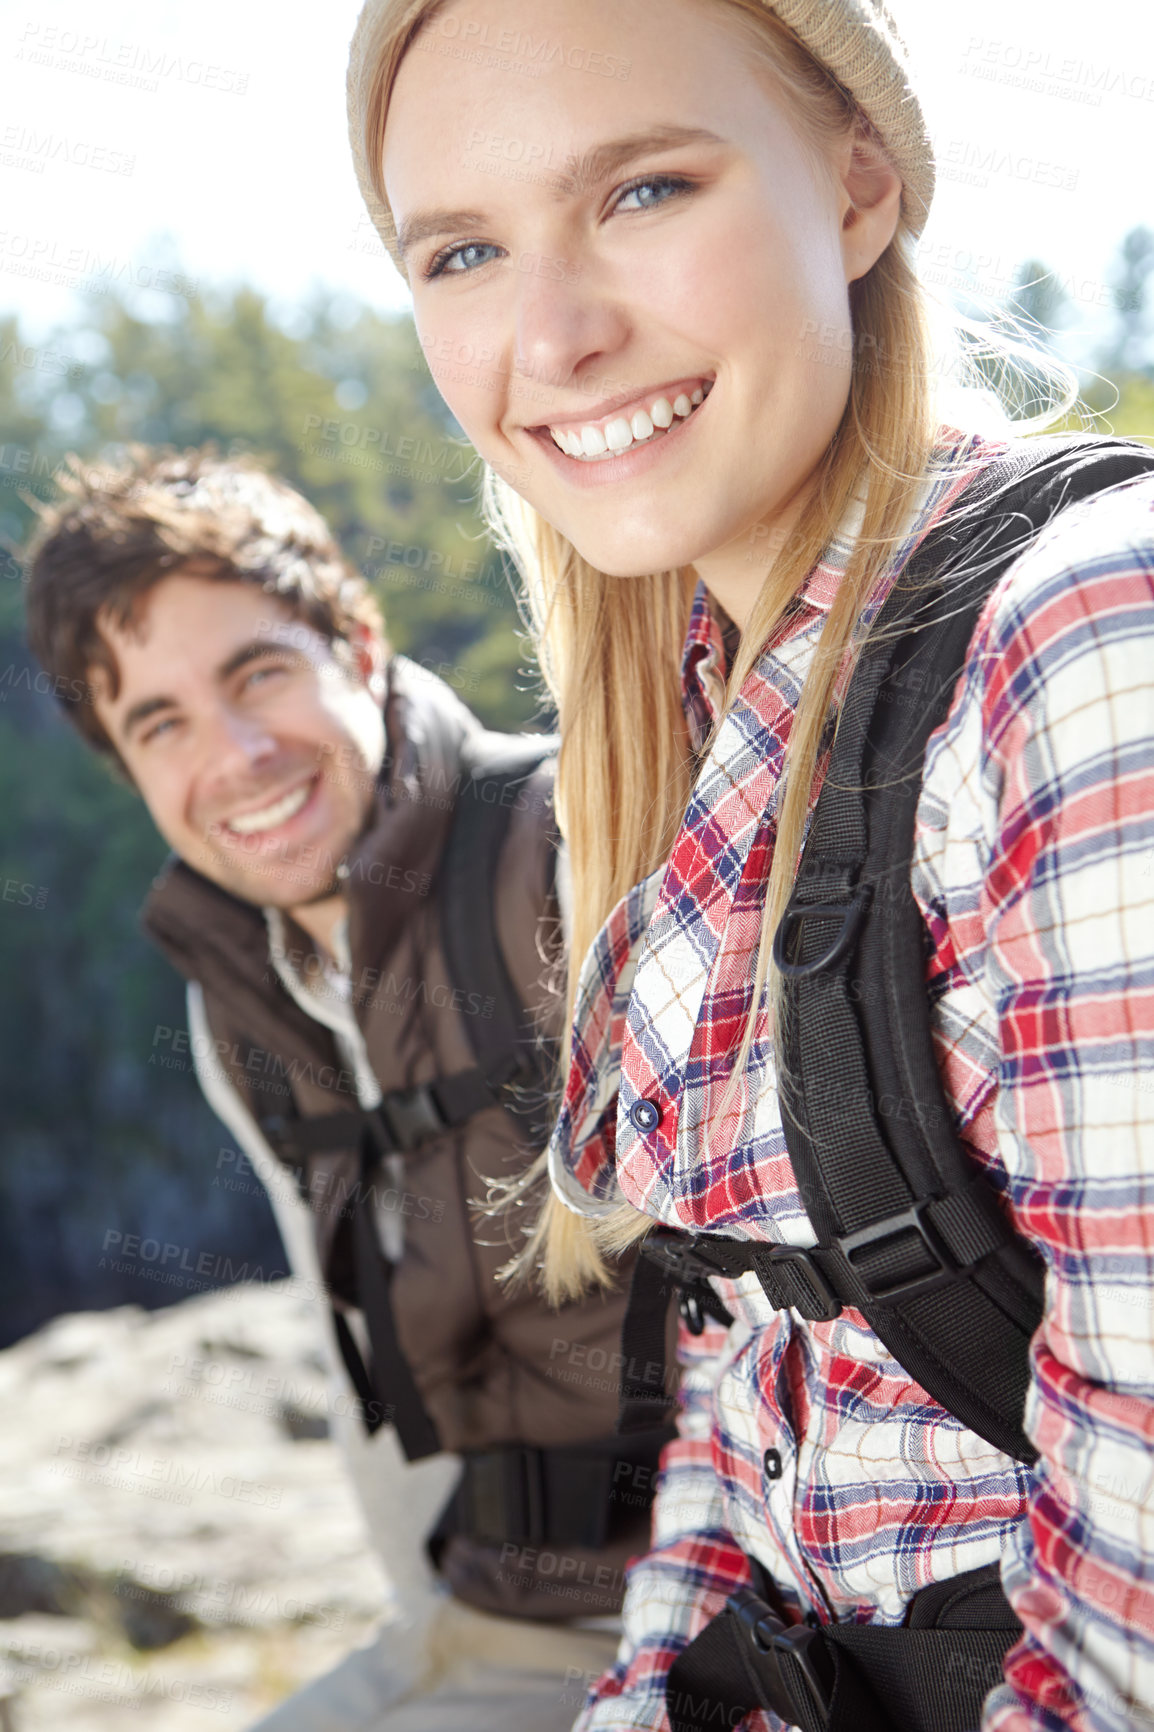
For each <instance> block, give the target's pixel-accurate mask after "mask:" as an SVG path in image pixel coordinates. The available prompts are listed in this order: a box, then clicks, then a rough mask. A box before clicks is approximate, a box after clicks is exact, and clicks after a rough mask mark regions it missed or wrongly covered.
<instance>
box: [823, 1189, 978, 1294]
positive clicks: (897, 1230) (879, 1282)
mask: <svg viewBox="0 0 1154 1732" xmlns="http://www.w3.org/2000/svg"><path fill="white" fill-rule="evenodd" d="M933 1203H934V1199H933V1198H927V1199H926V1200H925V1201H924V1202H921V1203H915V1204H914V1205H913V1206H912V1208H909V1209H906V1210H905V1211H904V1213H902V1214H900V1215H887V1216H886V1218H885V1220H884V1221H874V1222H872V1223H871V1225H870V1226H868V1227H862V1228H860V1229H859V1230H858V1232H856V1233H845V1234H843V1235H841V1236H840V1237H839V1238H838V1239H837V1240H836V1243H837V1245H838V1246H839V1247H840V1248H841V1251H842V1253H843V1255H844V1256H845V1259H846V1262H847V1263H848V1264H849V1266H850V1268H851V1269H852V1270H853V1273H854V1276H855V1278H856V1280H857V1281H858V1282H860V1284H861V1286H862V1287H863V1288H864V1290H865V1296H866V1298H867V1299H868V1300H874V1301H876V1300H882V1299H894V1298H896V1297H897V1295H898V1294H899V1293H913V1292H916V1291H917V1290H918V1289H919V1288H924V1289H929V1288H930V1287H935V1286H937V1285H938V1284H939V1282H942V1281H949V1280H951V1279H952V1278H953V1276H955V1275H956V1274H957V1273H958V1265H957V1263H956V1262H955V1261H954V1259H953V1257H951V1255H950V1253H949V1251H947V1249H946V1247H945V1245H944V1244H943V1243H942V1241H941V1239H940V1238H939V1236H938V1234H937V1233H936V1232H935V1231H934V1229H933V1227H932V1226H931V1225H930V1223H929V1221H928V1220H927V1219H926V1215H927V1212H928V1211H929V1209H930V1208H932V1206H933ZM910 1235H913V1236H914V1240H915V1241H916V1243H915V1244H911V1245H910V1246H909V1249H911V1250H915V1249H916V1250H917V1251H918V1252H921V1253H922V1255H923V1258H928V1259H929V1264H930V1266H929V1267H928V1268H926V1267H924V1266H923V1267H922V1268H920V1269H918V1268H915V1269H913V1270H910V1269H909V1265H908V1257H907V1258H906V1259H905V1261H906V1268H905V1269H904V1270H903V1268H902V1267H901V1262H902V1258H903V1253H902V1250H901V1247H900V1245H899V1241H900V1240H901V1239H902V1238H906V1239H907V1240H908V1239H909V1236H910ZM887 1245H889V1246H890V1251H891V1254H890V1256H889V1257H886V1258H885V1261H884V1264H883V1266H882V1267H880V1268H875V1269H874V1270H873V1271H872V1272H871V1271H870V1269H869V1267H868V1263H866V1261H865V1259H864V1258H863V1256H862V1253H864V1252H869V1251H871V1250H874V1249H875V1248H876V1249H877V1250H878V1251H883V1250H884V1247H886V1246H887ZM895 1254H896V1261H895Z"/></svg>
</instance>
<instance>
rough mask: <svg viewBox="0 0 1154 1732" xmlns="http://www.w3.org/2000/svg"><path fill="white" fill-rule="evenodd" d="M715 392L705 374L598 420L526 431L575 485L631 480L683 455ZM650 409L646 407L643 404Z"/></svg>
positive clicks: (573, 421)
mask: <svg viewBox="0 0 1154 1732" xmlns="http://www.w3.org/2000/svg"><path fill="white" fill-rule="evenodd" d="M712 389H713V380H712V379H711V378H710V377H708V376H704V377H702V378H700V379H699V380H698V381H697V382H694V381H692V380H687V381H685V382H683V383H682V384H680V385H678V386H676V387H669V388H668V389H667V390H663V391H660V392H658V393H656V394H654V393H646V394H645V395H644V396H643V397H641V398H639V399H637V400H636V407H632V408H631V407H630V406H629V405H626V406H625V407H623V408H621V409H615V410H614V411H613V412H612V413H610V414H607V415H604V416H602V417H600V418H599V419H588V418H586V419H582V420H576V419H575V420H572V421H567V422H549V423H548V424H547V425H545V426H541V427H530V428H529V429H528V432H529V434H530V436H531V437H532V438H533V440H534V441H535V443H536V444H537V445H538V447H539V448H540V449H541V451H543V452H544V453H545V455H546V456H547V457H548V459H549V461H550V462H551V463H552V464H553V465H554V467H555V468H556V469H557V470H558V471H559V472H560V473H561V474H562V475H564V476H565V478H566V479H567V480H568V481H570V482H572V483H573V484H574V485H576V486H578V487H590V486H594V487H596V486H600V485H605V484H610V485H612V484H614V483H616V482H625V481H631V480H634V479H635V478H636V477H637V476H638V475H641V474H644V473H646V472H648V471H649V470H650V469H651V468H652V467H653V466H654V464H656V463H659V462H661V460H662V458H663V457H668V456H669V455H671V453H673V452H675V451H678V452H683V451H684V450H685V448H686V439H685V434H686V432H687V429H688V428H689V425H690V423H691V422H693V423H696V421H697V419H698V413H699V410H700V409H701V407H702V406H703V405H704V403H705V401H706V399H707V398H708V397H709V395H710V392H711V391H712ZM646 403H647V404H648V407H644V406H643V405H644V404H646Z"/></svg>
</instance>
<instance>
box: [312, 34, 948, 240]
mask: <svg viewBox="0 0 1154 1732" xmlns="http://www.w3.org/2000/svg"><path fill="white" fill-rule="evenodd" d="M762 4H763V5H764V6H765V8H766V10H767V11H768V12H775V13H776V14H777V16H778V17H779V18H780V19H781V22H782V23H783V24H785V25H787V26H788V28H789V29H790V30H792V31H793V33H794V35H795V36H796V37H797V38H798V39H799V40H800V41H801V42H802V43H804V45H805V46H806V48H808V49H809V52H810V53H811V54H812V55H813V57H814V59H815V60H818V61H820V62H821V64H822V65H823V66H824V67H825V68H826V70H827V71H829V72H831V73H832V74H833V76H834V78H836V79H837V81H838V83H839V84H841V85H842V86H843V87H844V88H845V89H846V90H848V91H849V93H850V95H851V96H852V97H853V99H854V101H855V102H856V103H857V105H858V107H859V108H860V109H861V111H862V113H863V114H864V115H865V117H866V119H867V120H868V121H869V123H870V125H871V126H872V127H873V129H874V131H875V132H876V133H877V136H878V138H879V139H880V140H881V142H882V144H883V145H884V147H885V149H886V152H887V153H888V155H889V158H890V161H891V162H892V163H893V165H894V167H895V168H896V169H897V171H898V173H899V174H900V175H901V178H902V189H903V190H902V211H903V214H904V216H905V219H906V222H907V223H908V225H909V227H910V229H911V231H912V232H913V233H914V234H915V235H917V234H920V233H921V231H922V229H923V228H924V226H925V221H926V217H927V216H928V214H929V208H930V201H931V199H932V198H933V194H934V157H933V146H932V144H931V143H930V137H929V132H928V130H927V128H926V121H925V116H924V114H923V113H922V108H921V104H920V102H919V100H918V96H917V93H916V91H915V89H914V84H913V75H912V72H911V68H910V61H909V53H908V50H907V48H906V45H905V43H904V42H903V41H902V38H901V37H900V36H899V34H898V30H897V26H896V24H895V23H894V20H893V16H892V14H891V12H890V10H889V7H888V6H886V5H885V4H884V0H762ZM386 21H387V7H386V0H365V3H364V5H363V6H362V8H361V15H360V17H359V18H358V20H357V26H356V29H355V30H354V32H353V40H352V44H351V46H350V49H349V70H348V80H347V86H346V88H347V97H348V120H349V142H350V144H351V146H352V152H353V165H354V167H355V169H356V175H357V183H358V185H359V186H360V189H361V196H362V198H363V199H364V201H365V205H366V207H367V208H368V212H369V215H370V217H371V218H372V220H373V223H374V225H375V227H376V230H377V233H378V234H379V235H380V237H381V239H382V240H383V241H384V243H385V246H386V247H387V248H388V250H389V252H390V254H391V255H392V257H393V260H394V261H395V263H396V264H397V266H398V268H399V269H402V271H403V267H402V266H401V260H400V256H399V254H398V252H397V237H396V228H395V225H394V223H393V218H392V213H391V212H390V211H389V209H388V207H387V206H386V205H384V204H383V203H382V201H381V200H380V199H379V198H378V197H377V194H376V193H375V192H374V191H373V185H372V177H371V175H370V173H369V161H368V156H367V154H366V150H365V116H366V114H367V112H368V107H369V102H370V99H371V96H372V91H373V85H374V82H375V79H376V76H377V69H378V67H379V65H380V60H381V49H382V47H383V45H384V42H385V39H386Z"/></svg>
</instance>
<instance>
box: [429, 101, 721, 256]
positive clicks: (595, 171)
mask: <svg viewBox="0 0 1154 1732" xmlns="http://www.w3.org/2000/svg"><path fill="white" fill-rule="evenodd" d="M724 142H725V141H724V139H722V138H719V137H718V135H717V133H715V132H709V131H708V130H707V129H706V128H705V127H702V126H654V127H650V128H649V129H648V130H647V131H645V132H631V133H629V134H627V136H626V137H624V138H614V139H610V140H609V141H608V142H607V143H605V144H598V145H594V147H593V148H592V149H591V150H586V151H582V153H581V155H580V156H569V157H567V158H566V159H565V164H564V166H563V167H562V168H561V169H559V170H558V171H557V172H555V173H554V174H551V175H549V174H544V173H543V174H542V175H541V180H542V182H543V184H544V185H546V186H547V187H548V188H549V190H550V191H551V192H552V193H553V196H554V197H555V198H558V199H564V198H571V197H572V196H573V194H574V193H575V192H578V191H583V190H585V189H586V188H588V187H590V186H596V185H597V184H598V182H600V181H602V180H605V179H607V178H608V176H609V175H611V174H615V173H616V172H617V170H618V169H620V168H624V166H625V164H626V163H628V162H632V161H633V160H634V158H636V157H639V156H648V155H650V154H653V153H656V152H658V151H666V150H679V149H681V147H682V146H683V145H687V144H723V143H724ZM485 220H486V218H485V215H484V212H482V211H475V210H427V211H415V212H414V213H413V215H412V216H411V217H409V218H407V219H406V221H405V222H403V223H401V224H400V225H399V227H398V229H397V247H398V249H399V251H400V252H401V253H402V254H404V253H406V252H408V251H409V249H410V248H411V247H414V246H416V245H417V244H418V243H419V242H420V241H427V240H432V239H434V238H435V237H436V236H437V235H442V234H452V233H454V232H455V231H456V232H458V233H459V232H460V231H462V230H465V229H477V228H481V227H483V226H484V223H485Z"/></svg>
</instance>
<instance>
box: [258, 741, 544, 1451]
mask: <svg viewBox="0 0 1154 1732" xmlns="http://www.w3.org/2000/svg"><path fill="white" fill-rule="evenodd" d="M489 741H490V736H482V737H481V741H480V742H479V743H478V742H472V741H470V742H469V745H468V748H467V757H466V768H465V774H464V776H463V778H462V784H461V788H460V792H459V793H458V796H457V801H456V805H455V809H454V816H453V821H452V825H451V828H450V833H449V838H448V841H447V843H446V847H445V852H444V855H443V858H442V863H441V868H440V875H439V881H438V893H439V898H440V907H441V927H442V935H443V940H444V945H445V951H446V959H447V962H448V966H449V972H450V975H451V976H452V979H453V981H454V984H455V985H456V987H457V989H458V991H459V992H461V994H462V995H463V997H464V1001H465V1003H466V1004H467V1005H473V1004H477V1005H485V1006H486V1007H487V1008H488V1009H489V1010H490V1012H491V1014H487V1015H486V1014H476V1015H465V1016H464V1018H463V1020H464V1022H465V1024H466V1026H467V1028H468V1030H469V1036H470V1041H471V1043H472V1046H473V1050H474V1053H475V1055H476V1058H477V1064H476V1065H474V1066H471V1067H470V1068H469V1069H467V1070H463V1071H455V1072H453V1073H451V1074H450V1075H448V1076H442V1077H436V1078H434V1079H433V1080H432V1081H431V1082H428V1083H421V1084H418V1085H416V1086H415V1087H411V1088H405V1089H393V1090H390V1091H389V1092H388V1093H387V1094H385V1095H384V1096H383V1097H382V1099H381V1101H380V1103H379V1104H378V1105H377V1106H376V1107H374V1108H372V1109H369V1110H361V1111H359V1112H358V1111H354V1112H348V1111H345V1112H337V1113H323V1114H315V1115H311V1116H305V1117H295V1118H291V1117H282V1118H275V1119H266V1120H264V1121H263V1123H262V1126H261V1128H262V1130H263V1131H264V1133H265V1136H266V1137H267V1138H268V1140H269V1142H270V1143H271V1144H272V1146H273V1148H274V1150H275V1151H276V1153H277V1154H278V1155H279V1157H280V1158H281V1159H282V1160H284V1161H285V1162H286V1164H289V1165H291V1166H294V1167H295V1168H296V1169H297V1172H298V1176H301V1177H302V1178H303V1175H304V1173H305V1170H306V1165H307V1160H308V1157H309V1155H311V1154H323V1153H326V1152H329V1151H332V1150H339V1149H347V1148H349V1147H350V1145H352V1146H356V1147H357V1148H358V1149H359V1151H360V1162H359V1171H360V1179H359V1182H358V1184H357V1186H356V1189H355V1194H354V1196H353V1197H352V1199H351V1201H350V1203H349V1206H348V1209H347V1211H346V1218H345V1220H343V1221H342V1223H341V1228H342V1230H341V1232H340V1234H339V1235H338V1241H337V1242H335V1243H334V1251H338V1250H339V1252H341V1253H343V1254H344V1255H346V1256H347V1258H348V1259H349V1261H350V1262H351V1265H352V1271H353V1278H354V1282H355V1287H356V1294H357V1300H358V1305H359V1308H360V1310H361V1312H362V1314H363V1316H364V1319H365V1328H366V1331H367V1333H368V1337H369V1346H370V1349H371V1365H370V1366H366V1365H365V1363H364V1359H363V1357H362V1355H361V1352H360V1349H359V1347H358V1345H357V1342H356V1340H355V1337H354V1335H353V1332H352V1329H351V1327H350V1325H349V1321H348V1319H347V1317H346V1316H345V1315H344V1313H343V1312H342V1311H340V1310H339V1309H338V1308H337V1307H336V1306H334V1308H333V1317H334V1324H335V1328H336V1334H337V1342H338V1345H339V1347H340V1350H341V1355H342V1358H343V1359H344V1362H345V1366H346V1369H347V1370H348V1373H349V1376H350V1378H351V1380H352V1383H353V1386H354V1388H355V1389H356V1391H357V1394H358V1397H359V1399H360V1402H361V1412H362V1417H363V1419H364V1423H365V1426H366V1429H367V1430H368V1431H369V1433H370V1434H371V1433H373V1432H375V1431H377V1430H378V1429H379V1428H380V1426H381V1425H382V1424H386V1423H391V1424H392V1425H393V1426H394V1427H395V1429H396V1432H397V1436H398V1439H399V1441H400V1443H401V1447H402V1448H403V1449H404V1451H405V1455H406V1456H407V1458H408V1459H409V1460H410V1461H415V1460H419V1459H420V1458H421V1457H423V1456H427V1455H432V1454H434V1453H436V1451H438V1450H439V1449H440V1447H441V1445H440V1441H439V1439H438V1436H437V1431H436V1427H435V1425H434V1423H433V1421H432V1419H431V1418H430V1416H429V1414H428V1412H427V1410H426V1408H425V1405H424V1402H423V1400H422V1399H421V1395H420V1392H419V1390H418V1388H417V1384H416V1380H415V1379H414V1377H413V1374H412V1370H411V1368H410V1366H409V1365H408V1362H407V1361H406V1359H405V1357H404V1355H403V1353H402V1352H401V1349H400V1344H399V1341H398V1338H397V1332H396V1324H395V1321H394V1317H393V1308H392V1300H391V1295H390V1285H391V1282H392V1277H393V1270H392V1267H391V1265H390V1264H389V1263H388V1261H387V1260H386V1258H385V1256H384V1254H383V1252H382V1250H381V1247H380V1244H379V1242H378V1239H377V1233H376V1222H375V1197H376V1186H377V1182H378V1177H379V1174H380V1172H381V1164H380V1163H381V1160H382V1158H383V1157H384V1156H386V1155H390V1154H398V1153H399V1154H411V1153H414V1152H415V1151H417V1150H419V1148H420V1147H421V1145H422V1144H423V1143H425V1142H427V1141H428V1140H429V1139H431V1138H434V1137H437V1136H440V1135H442V1134H443V1133H444V1132H446V1131H448V1130H454V1129H459V1128H461V1127H463V1126H464V1125H466V1124H467V1123H468V1122H469V1120H470V1119H472V1118H473V1117H474V1116H475V1115H476V1114H477V1113H479V1112H481V1111H483V1110H484V1109H485V1108H486V1107H492V1106H504V1107H506V1108H508V1110H509V1111H511V1112H513V1113H514V1114H516V1115H518V1116H520V1117H521V1118H522V1119H524V1120H525V1121H526V1134H529V1129H530V1127H529V1122H528V1114H529V1113H536V1114H538V1116H539V1112H540V1094H541V1090H542V1087H543V1084H544V1081H545V1077H546V1074H547V1066H548V1063H549V1053H548V1050H547V1048H546V1046H545V1044H544V1043H543V1042H541V1041H540V1040H539V1039H538V1038H537V1036H536V1032H535V1030H534V1029H533V1028H532V1025H531V1021H530V1018H529V1015H528V1013H527V1011H526V1010H525V1008H524V1006H523V1005H522V1004H521V1002H520V999H519V997H518V995H517V991H516V988H515V987H514V985H513V982H512V981H511V979H510V978H509V972H508V969H507V968H506V966H505V962H504V958H503V957H502V955H501V951H500V946H499V943H498V940H497V933H496V876H497V863H498V858H499V855H500V851H501V846H502V844H503V842H504V839H505V836H506V835H507V833H508V827H509V819H510V815H511V813H512V811H513V810H514V807H515V806H516V803H517V801H518V800H519V799H521V798H523V790H524V786H525V783H526V782H527V781H528V780H529V778H530V777H531V776H532V775H533V773H534V771H535V770H536V769H537V768H538V766H539V765H540V764H541V763H542V762H543V761H544V759H545V758H546V757H547V756H548V755H549V754H550V753H551V752H553V751H555V750H556V745H557V742H556V740H555V739H553V738H551V737H546V736H526V737H525V739H524V740H523V741H521V740H509V739H507V738H503V737H502V738H500V740H499V744H492V745H490V743H489ZM549 859H550V869H551V867H552V860H553V853H552V850H550V855H549ZM532 1128H533V1129H538V1128H540V1127H539V1126H536V1125H534V1126H533V1127H532Z"/></svg>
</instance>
